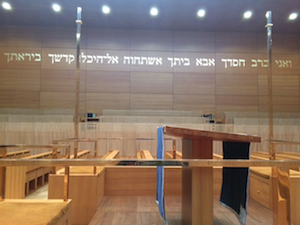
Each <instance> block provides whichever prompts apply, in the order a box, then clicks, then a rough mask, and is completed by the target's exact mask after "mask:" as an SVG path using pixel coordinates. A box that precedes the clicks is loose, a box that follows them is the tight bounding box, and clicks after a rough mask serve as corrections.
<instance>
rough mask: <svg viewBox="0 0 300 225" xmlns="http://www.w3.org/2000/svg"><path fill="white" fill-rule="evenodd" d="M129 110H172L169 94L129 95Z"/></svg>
mask: <svg viewBox="0 0 300 225" xmlns="http://www.w3.org/2000/svg"><path fill="white" fill-rule="evenodd" d="M130 109H152V110H155V109H156V110H172V109H173V96H172V95H171V94H130Z"/></svg>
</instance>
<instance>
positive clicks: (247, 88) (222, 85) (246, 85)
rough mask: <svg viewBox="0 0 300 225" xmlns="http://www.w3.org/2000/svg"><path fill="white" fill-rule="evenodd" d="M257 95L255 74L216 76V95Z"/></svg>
mask: <svg viewBox="0 0 300 225" xmlns="http://www.w3.org/2000/svg"><path fill="white" fill-rule="evenodd" d="M249 76H251V78H249ZM257 93H258V81H257V75H255V74H253V75H248V74H217V76H216V94H217V95H237V96H240V95H252V96H256V95H257Z"/></svg>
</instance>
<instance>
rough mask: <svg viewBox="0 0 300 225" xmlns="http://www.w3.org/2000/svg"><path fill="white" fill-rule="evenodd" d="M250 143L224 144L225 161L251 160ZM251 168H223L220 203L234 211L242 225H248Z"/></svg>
mask: <svg viewBox="0 0 300 225" xmlns="http://www.w3.org/2000/svg"><path fill="white" fill-rule="evenodd" d="M249 147H250V143H246V142H226V141H224V142H223V158H224V159H249V156H250V150H249ZM248 186H249V167H245V168H231V167H224V168H223V182H222V191H221V197H220V203H221V204H223V205H224V206H226V207H228V208H230V209H231V210H233V211H234V212H235V213H236V214H237V216H238V219H239V221H240V223H241V224H242V225H246V217H247V204H248Z"/></svg>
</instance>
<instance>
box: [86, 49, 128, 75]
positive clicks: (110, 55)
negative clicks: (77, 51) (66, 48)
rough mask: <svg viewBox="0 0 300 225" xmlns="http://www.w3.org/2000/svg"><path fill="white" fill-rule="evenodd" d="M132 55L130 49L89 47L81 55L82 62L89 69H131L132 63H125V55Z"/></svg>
mask: <svg viewBox="0 0 300 225" xmlns="http://www.w3.org/2000/svg"><path fill="white" fill-rule="evenodd" d="M128 56H130V52H129V51H115V50H109V51H108V50H96V49H93V50H91V49H87V51H86V53H84V55H81V62H82V64H84V65H85V66H86V69H87V70H102V71H129V70H130V65H129V64H128V63H124V57H128Z"/></svg>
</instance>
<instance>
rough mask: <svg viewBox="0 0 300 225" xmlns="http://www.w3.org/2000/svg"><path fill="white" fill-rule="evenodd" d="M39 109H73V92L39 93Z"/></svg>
mask: <svg viewBox="0 0 300 225" xmlns="http://www.w3.org/2000/svg"><path fill="white" fill-rule="evenodd" d="M40 95H41V100H40V107H41V108H43V109H56V108H57V109H74V108H75V92H41V94H40Z"/></svg>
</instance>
